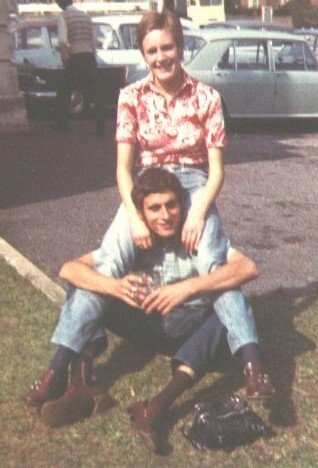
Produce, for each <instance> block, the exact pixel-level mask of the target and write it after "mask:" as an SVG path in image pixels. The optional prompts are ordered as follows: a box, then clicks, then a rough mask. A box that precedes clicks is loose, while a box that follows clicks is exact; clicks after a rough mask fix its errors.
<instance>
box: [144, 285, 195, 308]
mask: <svg viewBox="0 0 318 468" xmlns="http://www.w3.org/2000/svg"><path fill="white" fill-rule="evenodd" d="M185 283H186V282H185V281H180V282H178V283H174V284H169V285H166V286H162V287H160V288H158V289H156V290H155V291H153V292H152V293H150V294H149V295H148V296H147V297H146V298H145V300H144V301H143V302H142V304H141V307H142V309H144V310H145V311H146V314H151V313H152V312H154V311H155V310H156V311H158V312H159V313H160V314H161V315H165V314H168V313H169V312H171V311H172V309H174V308H175V307H176V306H178V305H180V304H182V303H183V302H185V301H186V300H187V299H188V298H189V297H190V296H191V291H190V289H189V288H187V287H186V284H185Z"/></svg>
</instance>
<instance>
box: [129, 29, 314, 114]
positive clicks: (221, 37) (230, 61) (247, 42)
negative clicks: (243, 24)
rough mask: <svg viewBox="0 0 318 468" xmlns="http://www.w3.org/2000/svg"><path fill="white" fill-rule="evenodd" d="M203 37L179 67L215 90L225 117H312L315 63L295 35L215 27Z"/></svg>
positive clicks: (135, 77)
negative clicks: (192, 52) (192, 53)
mask: <svg viewBox="0 0 318 468" xmlns="http://www.w3.org/2000/svg"><path fill="white" fill-rule="evenodd" d="M203 37H204V38H205V40H206V42H205V43H204V45H203V47H202V48H201V49H200V50H199V51H198V52H197V53H196V54H195V56H194V57H193V59H192V60H191V61H190V63H189V64H188V65H186V67H185V68H186V70H187V71H188V73H189V74H190V75H192V76H193V77H195V78H197V79H198V80H200V81H202V82H204V83H207V84H209V85H211V86H213V87H214V88H215V89H216V90H218V92H219V93H220V95H221V99H222V103H223V107H224V111H225V114H226V115H227V116H228V117H230V118H286V117H297V118H312V117H315V118H317V117H318V93H317V90H318V65H317V61H316V58H315V56H314V55H313V53H312V51H311V49H310V47H309V46H308V44H307V42H306V41H305V40H304V39H303V38H302V37H301V36H297V35H295V34H288V33H278V32H271V31H252V30H244V31H241V30H235V29H233V30H230V29H228V30H220V29H219V30H215V31H213V30H210V31H208V30H206V33H205V34H204V35H203ZM142 76H145V73H143V74H142V73H139V75H138V76H137V75H135V76H134V77H133V80H132V81H135V80H136V79H140V78H141V77H142Z"/></svg>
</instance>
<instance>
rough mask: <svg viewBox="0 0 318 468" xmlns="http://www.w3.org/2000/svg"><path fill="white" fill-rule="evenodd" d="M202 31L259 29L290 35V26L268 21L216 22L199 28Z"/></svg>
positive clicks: (291, 29) (291, 30)
mask: <svg viewBox="0 0 318 468" xmlns="http://www.w3.org/2000/svg"><path fill="white" fill-rule="evenodd" d="M201 28H204V29H216V28H217V29H257V30H258V29H260V30H266V31H277V32H288V33H292V32H293V28H292V26H288V25H286V24H280V23H270V22H268V21H251V20H232V21H218V22H216V21H215V22H213V23H208V24H205V25H204V26H201Z"/></svg>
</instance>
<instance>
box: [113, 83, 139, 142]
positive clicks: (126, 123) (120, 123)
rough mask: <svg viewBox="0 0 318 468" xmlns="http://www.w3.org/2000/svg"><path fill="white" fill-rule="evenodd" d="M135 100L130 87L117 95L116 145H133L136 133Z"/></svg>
mask: <svg viewBox="0 0 318 468" xmlns="http://www.w3.org/2000/svg"><path fill="white" fill-rule="evenodd" d="M137 126H138V121H137V113H136V98H135V93H134V91H133V89H131V87H130V86H128V87H127V88H124V89H122V90H121V91H120V93H119V99H118V109H117V129H116V142H117V143H135V141H136V133H137Z"/></svg>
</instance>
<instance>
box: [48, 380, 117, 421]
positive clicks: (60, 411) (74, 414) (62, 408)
mask: <svg viewBox="0 0 318 468" xmlns="http://www.w3.org/2000/svg"><path fill="white" fill-rule="evenodd" d="M112 406H114V400H112V398H111V397H110V396H109V395H108V394H106V393H105V391H104V390H103V389H101V388H100V387H84V386H82V387H69V389H68V390H67V392H66V393H65V395H64V396H62V397H61V398H58V399H56V400H51V401H48V402H46V403H45V404H44V405H43V406H42V408H41V412H40V417H41V419H42V421H43V422H44V423H45V424H46V425H47V426H50V427H60V426H64V425H65V424H72V423H75V422H76V421H80V420H81V419H84V418H87V417H89V416H92V415H95V414H99V413H102V412H105V411H106V410H108V409H110V408H111V407H112Z"/></svg>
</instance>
